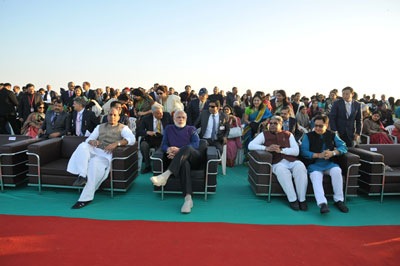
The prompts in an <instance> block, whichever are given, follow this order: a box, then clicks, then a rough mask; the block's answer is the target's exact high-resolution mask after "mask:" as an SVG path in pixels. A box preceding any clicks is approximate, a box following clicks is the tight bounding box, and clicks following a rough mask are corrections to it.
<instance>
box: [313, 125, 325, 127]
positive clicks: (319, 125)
mask: <svg viewBox="0 0 400 266" xmlns="http://www.w3.org/2000/svg"><path fill="white" fill-rule="evenodd" d="M314 127H318V128H323V127H324V125H314Z"/></svg>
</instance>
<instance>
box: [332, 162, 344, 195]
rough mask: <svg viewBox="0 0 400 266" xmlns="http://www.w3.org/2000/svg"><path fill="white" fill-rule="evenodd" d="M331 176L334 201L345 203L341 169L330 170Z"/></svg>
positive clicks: (333, 168)
mask: <svg viewBox="0 0 400 266" xmlns="http://www.w3.org/2000/svg"><path fill="white" fill-rule="evenodd" d="M329 175H330V176H331V182H332V188H333V200H334V201H335V202H337V201H344V196H343V176H342V169H341V168H340V167H332V168H331V169H329Z"/></svg>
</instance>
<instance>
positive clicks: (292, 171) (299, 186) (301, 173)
mask: <svg viewBox="0 0 400 266" xmlns="http://www.w3.org/2000/svg"><path fill="white" fill-rule="evenodd" d="M289 142H290V147H289V148H283V149H282V153H283V154H285V155H292V156H298V155H299V145H298V144H297V142H296V139H295V138H294V136H293V134H290V138H289ZM264 143H265V138H264V134H258V136H257V137H256V138H255V139H253V140H252V141H251V142H250V143H249V150H262V151H265V145H264ZM272 172H273V173H274V174H275V175H276V177H277V179H278V181H279V184H280V185H281V187H282V189H283V191H284V192H285V194H286V196H287V198H288V200H289V201H290V202H293V201H296V199H298V200H299V201H301V202H302V201H305V200H306V192H307V185H308V178H307V169H306V167H305V166H304V164H303V163H302V162H301V161H299V160H296V161H294V162H289V161H288V160H286V159H282V160H281V161H280V162H278V163H276V164H273V165H272ZM292 175H293V178H294V183H295V185H296V190H297V195H296V190H295V188H294V186H293V181H292Z"/></svg>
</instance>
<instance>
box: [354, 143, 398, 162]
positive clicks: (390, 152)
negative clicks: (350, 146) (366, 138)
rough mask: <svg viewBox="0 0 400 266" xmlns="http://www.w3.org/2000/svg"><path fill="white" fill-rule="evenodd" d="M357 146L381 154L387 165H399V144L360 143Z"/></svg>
mask: <svg viewBox="0 0 400 266" xmlns="http://www.w3.org/2000/svg"><path fill="white" fill-rule="evenodd" d="M358 148H361V149H363V150H367V151H372V152H377V153H380V154H382V155H383V157H384V162H385V164H387V165H389V166H400V144H361V145H359V146H358Z"/></svg>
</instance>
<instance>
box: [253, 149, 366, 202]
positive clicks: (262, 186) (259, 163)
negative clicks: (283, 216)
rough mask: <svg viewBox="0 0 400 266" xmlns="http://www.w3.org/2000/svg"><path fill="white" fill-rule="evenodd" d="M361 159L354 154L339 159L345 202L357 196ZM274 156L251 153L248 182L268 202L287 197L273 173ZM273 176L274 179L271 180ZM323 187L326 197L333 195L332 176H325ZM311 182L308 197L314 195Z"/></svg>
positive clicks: (261, 152) (256, 152) (309, 181)
mask: <svg viewBox="0 0 400 266" xmlns="http://www.w3.org/2000/svg"><path fill="white" fill-rule="evenodd" d="M359 160H360V158H359V157H358V156H357V155H355V154H352V153H349V152H348V153H346V154H344V155H342V156H340V157H338V164H339V165H340V167H341V169H342V174H343V177H344V178H343V183H344V186H343V190H344V200H345V201H346V198H347V197H348V196H357V188H358V184H357V178H358V176H359V175H358V167H359V165H360V164H359ZM271 163H272V154H271V153H270V152H267V151H251V152H249V172H248V181H249V183H250V187H251V188H252V190H253V192H254V193H255V194H256V195H257V196H267V197H268V202H270V201H271V196H285V192H284V191H283V189H282V187H281V186H280V184H279V181H278V179H277V178H276V176H275V174H273V173H272V164H271ZM271 176H272V178H270V177H271ZM323 187H324V191H325V194H326V195H333V189H332V185H331V180H330V176H328V175H325V176H324V179H323ZM313 193H314V192H313V188H312V184H311V180H310V179H309V180H308V187H307V195H308V196H311V195H313Z"/></svg>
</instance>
